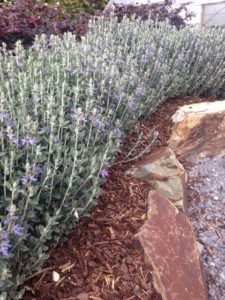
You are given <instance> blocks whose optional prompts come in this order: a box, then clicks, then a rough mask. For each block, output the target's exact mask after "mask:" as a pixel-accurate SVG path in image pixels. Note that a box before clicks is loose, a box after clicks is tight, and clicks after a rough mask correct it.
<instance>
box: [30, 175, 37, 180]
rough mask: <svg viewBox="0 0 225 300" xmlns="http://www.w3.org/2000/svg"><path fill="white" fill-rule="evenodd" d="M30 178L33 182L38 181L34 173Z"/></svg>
mask: <svg viewBox="0 0 225 300" xmlns="http://www.w3.org/2000/svg"><path fill="white" fill-rule="evenodd" d="M29 179H30V181H31V182H36V181H37V178H36V177H35V176H33V175H31V176H29Z"/></svg>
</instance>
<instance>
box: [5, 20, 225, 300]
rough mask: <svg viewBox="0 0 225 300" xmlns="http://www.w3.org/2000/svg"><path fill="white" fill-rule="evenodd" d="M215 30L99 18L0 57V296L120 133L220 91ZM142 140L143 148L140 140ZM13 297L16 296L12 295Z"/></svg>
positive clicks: (78, 196) (72, 219) (81, 211)
mask: <svg viewBox="0 0 225 300" xmlns="http://www.w3.org/2000/svg"><path fill="white" fill-rule="evenodd" d="M224 41H225V32H224V31H223V30H219V29H216V28H214V29H213V28H206V29H205V30H203V31H199V30H198V29H196V28H189V27H186V28H184V29H180V30H179V31H177V29H176V27H174V26H171V25H170V24H168V23H167V22H157V21H156V22H155V21H152V20H147V21H145V22H143V21H142V20H141V19H136V20H134V18H131V19H129V18H126V17H125V18H124V19H123V20H122V21H121V22H120V23H118V22H117V19H115V18H110V19H109V20H108V21H105V20H104V17H102V18H99V19H98V20H93V21H91V22H90V24H89V32H88V33H87V34H86V35H85V36H84V37H83V38H82V42H78V41H77V39H76V36H75V35H73V34H71V33H67V34H65V35H64V36H63V37H62V38H61V37H57V36H51V37H50V38H49V37H47V36H45V35H42V36H40V37H37V38H36V40H35V42H34V44H33V46H32V47H30V48H29V49H27V50H25V49H24V48H23V46H22V45H21V43H20V42H18V43H17V46H16V48H15V50H13V51H7V50H6V47H3V48H1V54H0V78H1V84H0V139H1V144H0V156H1V160H0V189H1V198H0V222H1V223H0V226H1V228H0V274H1V275H0V293H1V297H2V298H1V299H19V298H20V297H21V295H22V293H23V291H18V290H17V288H18V286H19V285H20V284H21V283H22V282H23V280H24V279H25V278H26V276H29V275H30V274H31V273H32V272H34V271H37V270H39V269H40V268H41V266H42V264H43V262H44V260H45V259H46V257H47V251H48V249H49V247H52V246H54V245H55V244H56V243H58V242H59V241H60V240H61V238H62V237H63V236H65V235H66V234H68V233H69V232H70V231H71V229H72V228H73V227H74V225H75V223H76V221H77V220H78V219H79V218H80V217H82V216H84V215H85V214H87V213H88V211H89V210H90V208H91V207H92V206H93V205H94V204H95V202H96V198H97V196H98V195H99V193H100V185H101V183H102V182H104V180H106V178H107V175H108V172H107V169H108V167H109V166H110V165H111V163H112V162H113V157H114V155H115V153H116V152H117V151H119V149H120V144H121V141H122V137H123V135H124V133H125V132H126V131H127V130H129V128H131V127H132V126H133V124H135V123H136V122H137V120H138V119H139V118H140V117H143V116H146V115H148V114H150V113H151V112H153V111H154V110H155V109H156V107H157V106H158V105H159V104H160V103H162V102H163V101H165V100H166V99H168V98H173V97H178V96H183V95H185V96H186V95H201V94H212V95H220V94H221V92H223V91H224V82H225V78H224V71H225V61H224V57H225V50H224ZM149 142H151V141H149ZM16 290H17V291H16Z"/></svg>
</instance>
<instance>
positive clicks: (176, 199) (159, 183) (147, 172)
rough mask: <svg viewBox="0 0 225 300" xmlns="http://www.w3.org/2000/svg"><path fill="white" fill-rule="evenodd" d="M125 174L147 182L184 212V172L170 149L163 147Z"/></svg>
mask: <svg viewBox="0 0 225 300" xmlns="http://www.w3.org/2000/svg"><path fill="white" fill-rule="evenodd" d="M127 174H129V175H132V176H134V177H136V178H139V179H141V180H145V181H147V182H148V183H150V184H151V186H152V187H153V188H154V189H155V190H156V191H158V192H160V193H161V194H162V195H163V196H164V197H166V198H168V199H169V200H170V201H171V202H172V203H174V205H175V206H176V207H178V208H179V209H181V210H184V211H185V207H186V205H185V181H186V172H185V171H184V168H183V166H182V165H181V164H180V163H179V161H178V160H177V159H176V156H175V154H174V152H173V151H172V150H171V149H170V148H168V147H163V148H160V149H159V150H157V151H155V152H153V153H151V154H150V155H148V156H147V157H146V158H145V160H142V161H141V162H139V163H137V164H136V165H135V166H134V167H133V168H132V169H130V170H129V171H128V172H127Z"/></svg>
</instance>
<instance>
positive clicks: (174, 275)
mask: <svg viewBox="0 0 225 300" xmlns="http://www.w3.org/2000/svg"><path fill="white" fill-rule="evenodd" d="M148 201H149V210H148V220H147V221H146V222H145V224H144V225H143V226H142V227H141V229H140V232H139V233H138V234H137V239H138V240H139V242H140V244H141V246H142V248H143V250H144V254H145V259H146V263H148V264H150V265H151V266H152V268H153V280H154V285H155V288H156V289H157V291H158V292H159V293H160V294H161V296H162V299H163V300H206V299H208V296H207V295H208V293H207V291H206V289H205V282H204V279H203V277H202V272H201V267H200V262H199V251H198V248H197V243H196V240H195V236H194V232H193V228H192V225H191V223H190V221H189V220H188V218H187V217H186V216H185V215H184V214H183V213H182V212H179V211H178V210H177V209H176V207H175V206H174V205H173V204H171V203H170V201H168V200H167V199H165V198H164V197H162V196H161V195H160V194H159V193H157V192H155V191H151V192H150V194H149V199H148Z"/></svg>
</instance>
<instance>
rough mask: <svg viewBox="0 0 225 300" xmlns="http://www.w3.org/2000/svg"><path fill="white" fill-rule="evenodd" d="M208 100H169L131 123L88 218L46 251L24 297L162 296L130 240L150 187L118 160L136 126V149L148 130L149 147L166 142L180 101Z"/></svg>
mask: <svg viewBox="0 0 225 300" xmlns="http://www.w3.org/2000/svg"><path fill="white" fill-rule="evenodd" d="M213 100H214V99H193V98H189V97H186V98H183V99H177V100H168V101H167V102H166V103H164V104H163V105H162V106H161V107H159V108H158V109H157V111H156V112H155V113H154V114H152V115H151V117H149V118H147V119H145V120H143V121H141V122H140V123H139V124H138V125H137V126H136V128H135V130H134V132H132V133H130V134H129V135H128V136H127V138H126V140H125V142H124V145H123V148H122V151H121V152H120V153H119V154H118V156H117V158H116V160H115V164H114V166H113V167H112V168H111V170H110V176H109V178H108V180H107V182H106V183H105V184H104V186H103V188H102V195H101V196H100V198H99V200H98V205H97V206H96V207H94V208H93V209H92V211H91V213H90V217H85V218H83V219H81V220H80V222H79V223H78V224H77V225H76V228H75V229H74V231H73V232H72V233H71V235H70V236H69V238H68V241H67V242H64V243H62V244H61V245H59V246H58V247H57V248H55V249H53V250H51V251H50V252H49V256H50V257H49V259H48V260H47V262H46V263H45V265H44V266H43V269H42V271H41V272H38V273H36V274H34V275H33V277H32V278H30V279H29V280H27V281H26V283H25V289H26V290H27V292H26V294H25V296H24V298H23V299H24V300H28V299H29V300H51V299H54V300H72V299H74V300H76V299H77V300H88V299H93V300H101V299H103V300H117V299H118V300H136V299H141V300H145V299H146V300H147V299H150V300H160V299H161V297H160V296H159V295H158V294H157V293H156V291H155V290H154V287H153V284H152V276H151V270H150V268H149V266H146V264H145V263H144V257H143V253H142V252H141V250H139V249H138V247H137V245H136V244H135V243H134V237H135V234H136V233H137V232H138V228H140V227H141V226H142V225H143V223H144V222H145V220H146V212H147V203H146V200H147V195H148V193H149V191H150V189H151V187H150V186H149V185H147V184H145V183H143V182H140V181H138V180H136V179H135V178H132V177H128V176H126V175H125V172H126V171H127V170H128V169H129V168H130V167H131V166H132V165H133V164H134V162H135V161H133V162H129V163H122V161H123V159H124V157H126V154H127V153H128V152H129V150H130V149H131V148H132V146H133V145H134V144H135V142H136V140H137V130H139V132H140V131H141V132H142V133H143V139H142V141H141V143H140V144H139V146H138V147H137V149H136V151H137V153H138V152H139V153H140V152H141V151H142V150H143V149H144V148H145V147H146V145H148V144H149V141H150V139H151V135H152V130H153V129H155V130H156V131H158V132H159V134H158V137H157V140H156V141H155V143H154V145H153V146H152V147H151V151H153V150H154V149H157V148H159V147H161V146H165V145H167V140H168V138H169V136H170V133H171V127H172V121H171V116H172V115H173V113H174V112H175V111H176V110H177V108H178V107H179V106H181V105H185V104H191V103H197V102H202V101H213ZM151 151H149V152H151ZM149 152H148V153H149ZM146 154H147V153H146ZM139 160H140V158H139ZM52 271H56V272H57V273H59V274H60V280H59V281H58V282H53V281H52Z"/></svg>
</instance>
